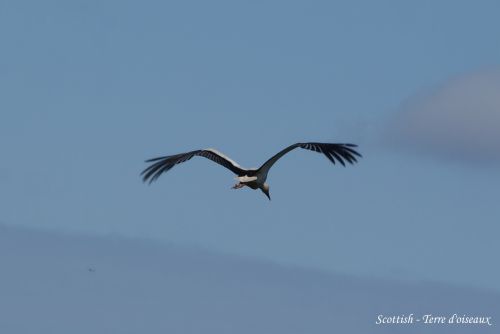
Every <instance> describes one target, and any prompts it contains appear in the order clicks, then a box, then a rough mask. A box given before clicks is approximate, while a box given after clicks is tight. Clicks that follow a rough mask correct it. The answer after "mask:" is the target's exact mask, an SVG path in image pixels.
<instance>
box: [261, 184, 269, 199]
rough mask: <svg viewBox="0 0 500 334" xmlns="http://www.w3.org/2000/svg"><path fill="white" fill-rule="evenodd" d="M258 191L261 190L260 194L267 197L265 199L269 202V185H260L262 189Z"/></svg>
mask: <svg viewBox="0 0 500 334" xmlns="http://www.w3.org/2000/svg"><path fill="white" fill-rule="evenodd" d="M260 190H262V192H263V193H264V194H265V195H266V196H267V198H269V200H271V196H270V195H269V185H268V184H267V183H264V184H263V185H262V188H260Z"/></svg>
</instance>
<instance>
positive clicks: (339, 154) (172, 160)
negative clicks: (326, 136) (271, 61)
mask: <svg viewBox="0 0 500 334" xmlns="http://www.w3.org/2000/svg"><path fill="white" fill-rule="evenodd" d="M297 147H300V148H303V149H307V150H311V151H315V152H318V153H323V154H324V155H325V156H326V157H327V158H328V159H329V160H330V161H331V162H332V163H334V164H335V161H337V162H340V163H341V164H342V165H343V166H345V162H344V160H345V161H347V162H348V163H350V164H352V163H354V162H356V161H357V160H356V156H358V157H361V154H359V153H358V152H357V151H356V150H354V148H355V147H357V146H356V145H353V144H329V143H297V144H293V145H290V146H288V147H287V148H285V149H283V150H281V151H280V152H278V153H277V154H275V155H274V156H273V157H271V158H270V159H269V160H267V161H266V162H265V163H264V164H263V165H262V166H261V167H260V168H256V169H245V168H243V167H241V166H240V165H238V163H236V162H235V161H233V160H231V159H230V158H229V157H227V156H225V155H224V154H222V153H221V152H219V151H217V150H215V149H212V148H209V149H205V150H196V151H191V152H186V153H181V154H176V155H169V156H164V157H158V158H153V159H150V160H147V161H146V162H151V163H152V164H151V165H150V166H149V167H147V168H146V169H145V170H144V171H143V172H142V174H141V175H143V181H144V182H146V181H149V183H151V182H153V181H155V180H156V179H157V178H158V177H159V176H160V175H161V174H162V173H164V172H166V171H168V170H170V169H171V168H172V167H174V166H175V165H177V164H179V163H182V162H185V161H188V160H189V159H191V158H192V157H194V156H202V157H205V158H207V159H210V160H212V161H214V162H216V163H218V164H219V165H222V166H224V167H226V168H227V169H229V170H231V171H232V172H233V173H235V174H236V179H237V180H238V183H237V184H235V185H234V186H233V189H239V188H243V187H245V186H247V187H249V188H251V189H260V190H262V192H263V193H264V194H265V195H266V196H267V197H268V198H269V199H271V197H270V196H269V185H268V184H267V183H266V180H267V175H268V173H269V170H270V169H271V167H272V166H273V165H274V163H275V162H276V161H278V160H279V159H280V158H281V157H282V156H284V155H285V154H286V153H288V152H290V151H291V150H293V149H295V148H297Z"/></svg>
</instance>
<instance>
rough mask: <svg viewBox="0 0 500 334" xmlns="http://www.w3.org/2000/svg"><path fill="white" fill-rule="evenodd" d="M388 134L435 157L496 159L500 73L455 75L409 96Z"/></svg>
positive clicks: (499, 146) (499, 134) (498, 154)
mask: <svg viewBox="0 0 500 334" xmlns="http://www.w3.org/2000/svg"><path fill="white" fill-rule="evenodd" d="M389 137H390V139H391V140H393V141H395V142H398V143H399V144H403V145H406V146H408V145H409V144H410V145H414V146H415V147H417V148H418V149H420V150H425V151H427V152H429V153H432V154H435V155H440V156H452V157H454V158H460V159H468V160H485V161H488V160H500V71H499V70H489V71H478V72H473V73H469V74H466V75H462V76H459V77H455V78H452V79H450V80H448V81H447V82H445V83H444V84H443V85H441V86H439V87H437V88H436V89H433V90H431V91H430V92H427V93H422V94H419V95H417V96H414V97H412V98H410V99H409V100H407V101H406V102H405V103H404V104H403V105H402V106H401V108H400V110H399V113H398V115H396V118H395V121H394V122H393V124H392V126H391V129H390V136H389Z"/></svg>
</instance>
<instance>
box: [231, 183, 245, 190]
mask: <svg viewBox="0 0 500 334" xmlns="http://www.w3.org/2000/svg"><path fill="white" fill-rule="evenodd" d="M244 186H245V184H244V183H241V182H240V183H236V184H235V185H234V186H233V187H232V188H231V189H240V188H243V187H244Z"/></svg>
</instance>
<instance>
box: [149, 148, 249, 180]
mask: <svg viewBox="0 0 500 334" xmlns="http://www.w3.org/2000/svg"><path fill="white" fill-rule="evenodd" d="M194 156H200V157H204V158H207V159H210V160H212V161H214V162H216V163H218V164H219V165H221V166H224V167H226V168H227V169H229V170H231V171H232V172H233V173H235V174H237V175H242V174H244V173H245V170H244V169H243V168H241V166H240V165H238V164H237V163H236V162H234V161H233V160H231V159H229V158H228V157H226V156H225V155H224V154H222V153H220V152H218V151H216V150H214V149H211V148H209V149H206V150H196V151H191V152H186V153H181V154H175V155H169V156H165V157H158V158H153V159H149V160H146V162H151V163H152V164H151V165H149V166H148V167H147V168H146V169H145V170H143V171H142V173H141V175H142V176H143V177H142V180H143V181H144V182H148V181H149V183H151V182H153V181H155V180H156V179H157V178H158V177H159V176H160V175H161V174H162V173H164V172H166V171H168V170H170V169H171V168H172V167H174V166H175V165H177V164H180V163H183V162H186V161H188V160H189V159H191V158H192V157H194Z"/></svg>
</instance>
